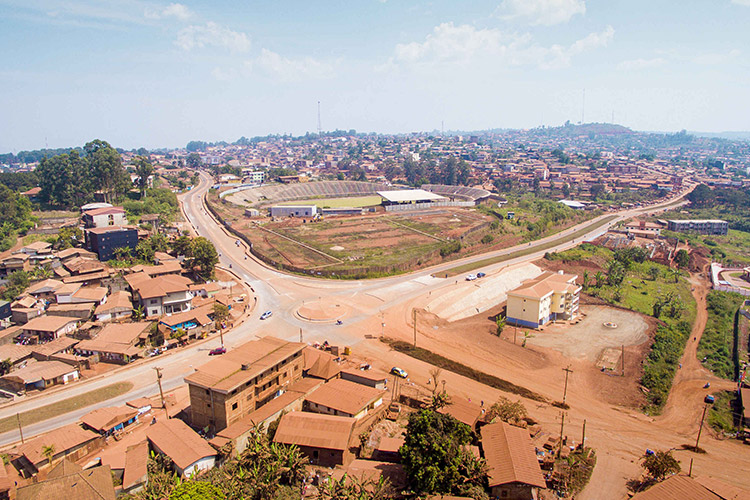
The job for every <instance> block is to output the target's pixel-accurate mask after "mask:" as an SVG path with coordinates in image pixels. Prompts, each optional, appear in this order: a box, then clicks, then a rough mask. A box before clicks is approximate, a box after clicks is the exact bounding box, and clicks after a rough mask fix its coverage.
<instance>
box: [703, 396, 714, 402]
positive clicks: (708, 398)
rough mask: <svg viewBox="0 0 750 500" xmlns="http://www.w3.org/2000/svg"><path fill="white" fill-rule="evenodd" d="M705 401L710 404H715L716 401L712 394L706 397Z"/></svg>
mask: <svg viewBox="0 0 750 500" xmlns="http://www.w3.org/2000/svg"><path fill="white" fill-rule="evenodd" d="M703 401H705V402H706V403H708V404H713V403H714V401H715V400H714V397H713V395H712V394H706V397H705V398H703Z"/></svg>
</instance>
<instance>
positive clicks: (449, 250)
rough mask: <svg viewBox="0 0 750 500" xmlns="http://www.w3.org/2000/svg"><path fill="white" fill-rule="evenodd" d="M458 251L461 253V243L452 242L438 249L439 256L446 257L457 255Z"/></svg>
mask: <svg viewBox="0 0 750 500" xmlns="http://www.w3.org/2000/svg"><path fill="white" fill-rule="evenodd" d="M460 251H461V242H460V241H455V240H454V241H451V242H448V243H446V244H445V245H443V246H442V247H441V248H440V256H441V257H448V256H449V255H451V254H454V253H458V252H460Z"/></svg>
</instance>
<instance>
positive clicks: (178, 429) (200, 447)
mask: <svg viewBox="0 0 750 500" xmlns="http://www.w3.org/2000/svg"><path fill="white" fill-rule="evenodd" d="M146 437H147V438H148V440H149V441H151V442H152V443H153V444H154V446H156V447H157V448H158V449H159V450H161V452H162V453H164V454H165V455H167V456H168V457H169V458H171V459H172V461H173V462H174V463H175V464H177V467H179V468H180V469H182V470H185V469H186V468H188V467H189V466H190V465H192V464H194V463H195V462H197V461H198V460H200V459H201V458H206V457H212V456H214V455H216V451H215V450H214V449H213V448H212V447H211V445H209V444H208V442H207V441H205V440H204V439H203V438H201V437H200V436H199V435H198V434H197V433H196V432H195V431H194V430H193V429H191V428H190V427H188V425H187V424H186V423H185V422H183V421H182V420H178V419H176V418H172V419H169V420H161V421H159V422H157V423H156V424H154V425H152V426H151V427H150V428H149V430H148V431H147V432H146Z"/></svg>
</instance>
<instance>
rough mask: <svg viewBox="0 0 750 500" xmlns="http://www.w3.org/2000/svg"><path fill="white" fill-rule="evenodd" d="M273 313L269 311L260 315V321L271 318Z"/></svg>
mask: <svg viewBox="0 0 750 500" xmlns="http://www.w3.org/2000/svg"><path fill="white" fill-rule="evenodd" d="M272 314H273V313H272V312H271V311H266V312H264V313H263V314H261V315H260V319H268V318H270V317H271V315H272Z"/></svg>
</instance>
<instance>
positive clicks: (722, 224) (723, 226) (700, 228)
mask: <svg viewBox="0 0 750 500" xmlns="http://www.w3.org/2000/svg"><path fill="white" fill-rule="evenodd" d="M667 229H669V230H670V231H675V232H677V233H687V232H696V233H701V234H717V235H722V234H727V233H728V232H729V223H728V222H727V221H724V220H716V219H686V220H670V221H667Z"/></svg>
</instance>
